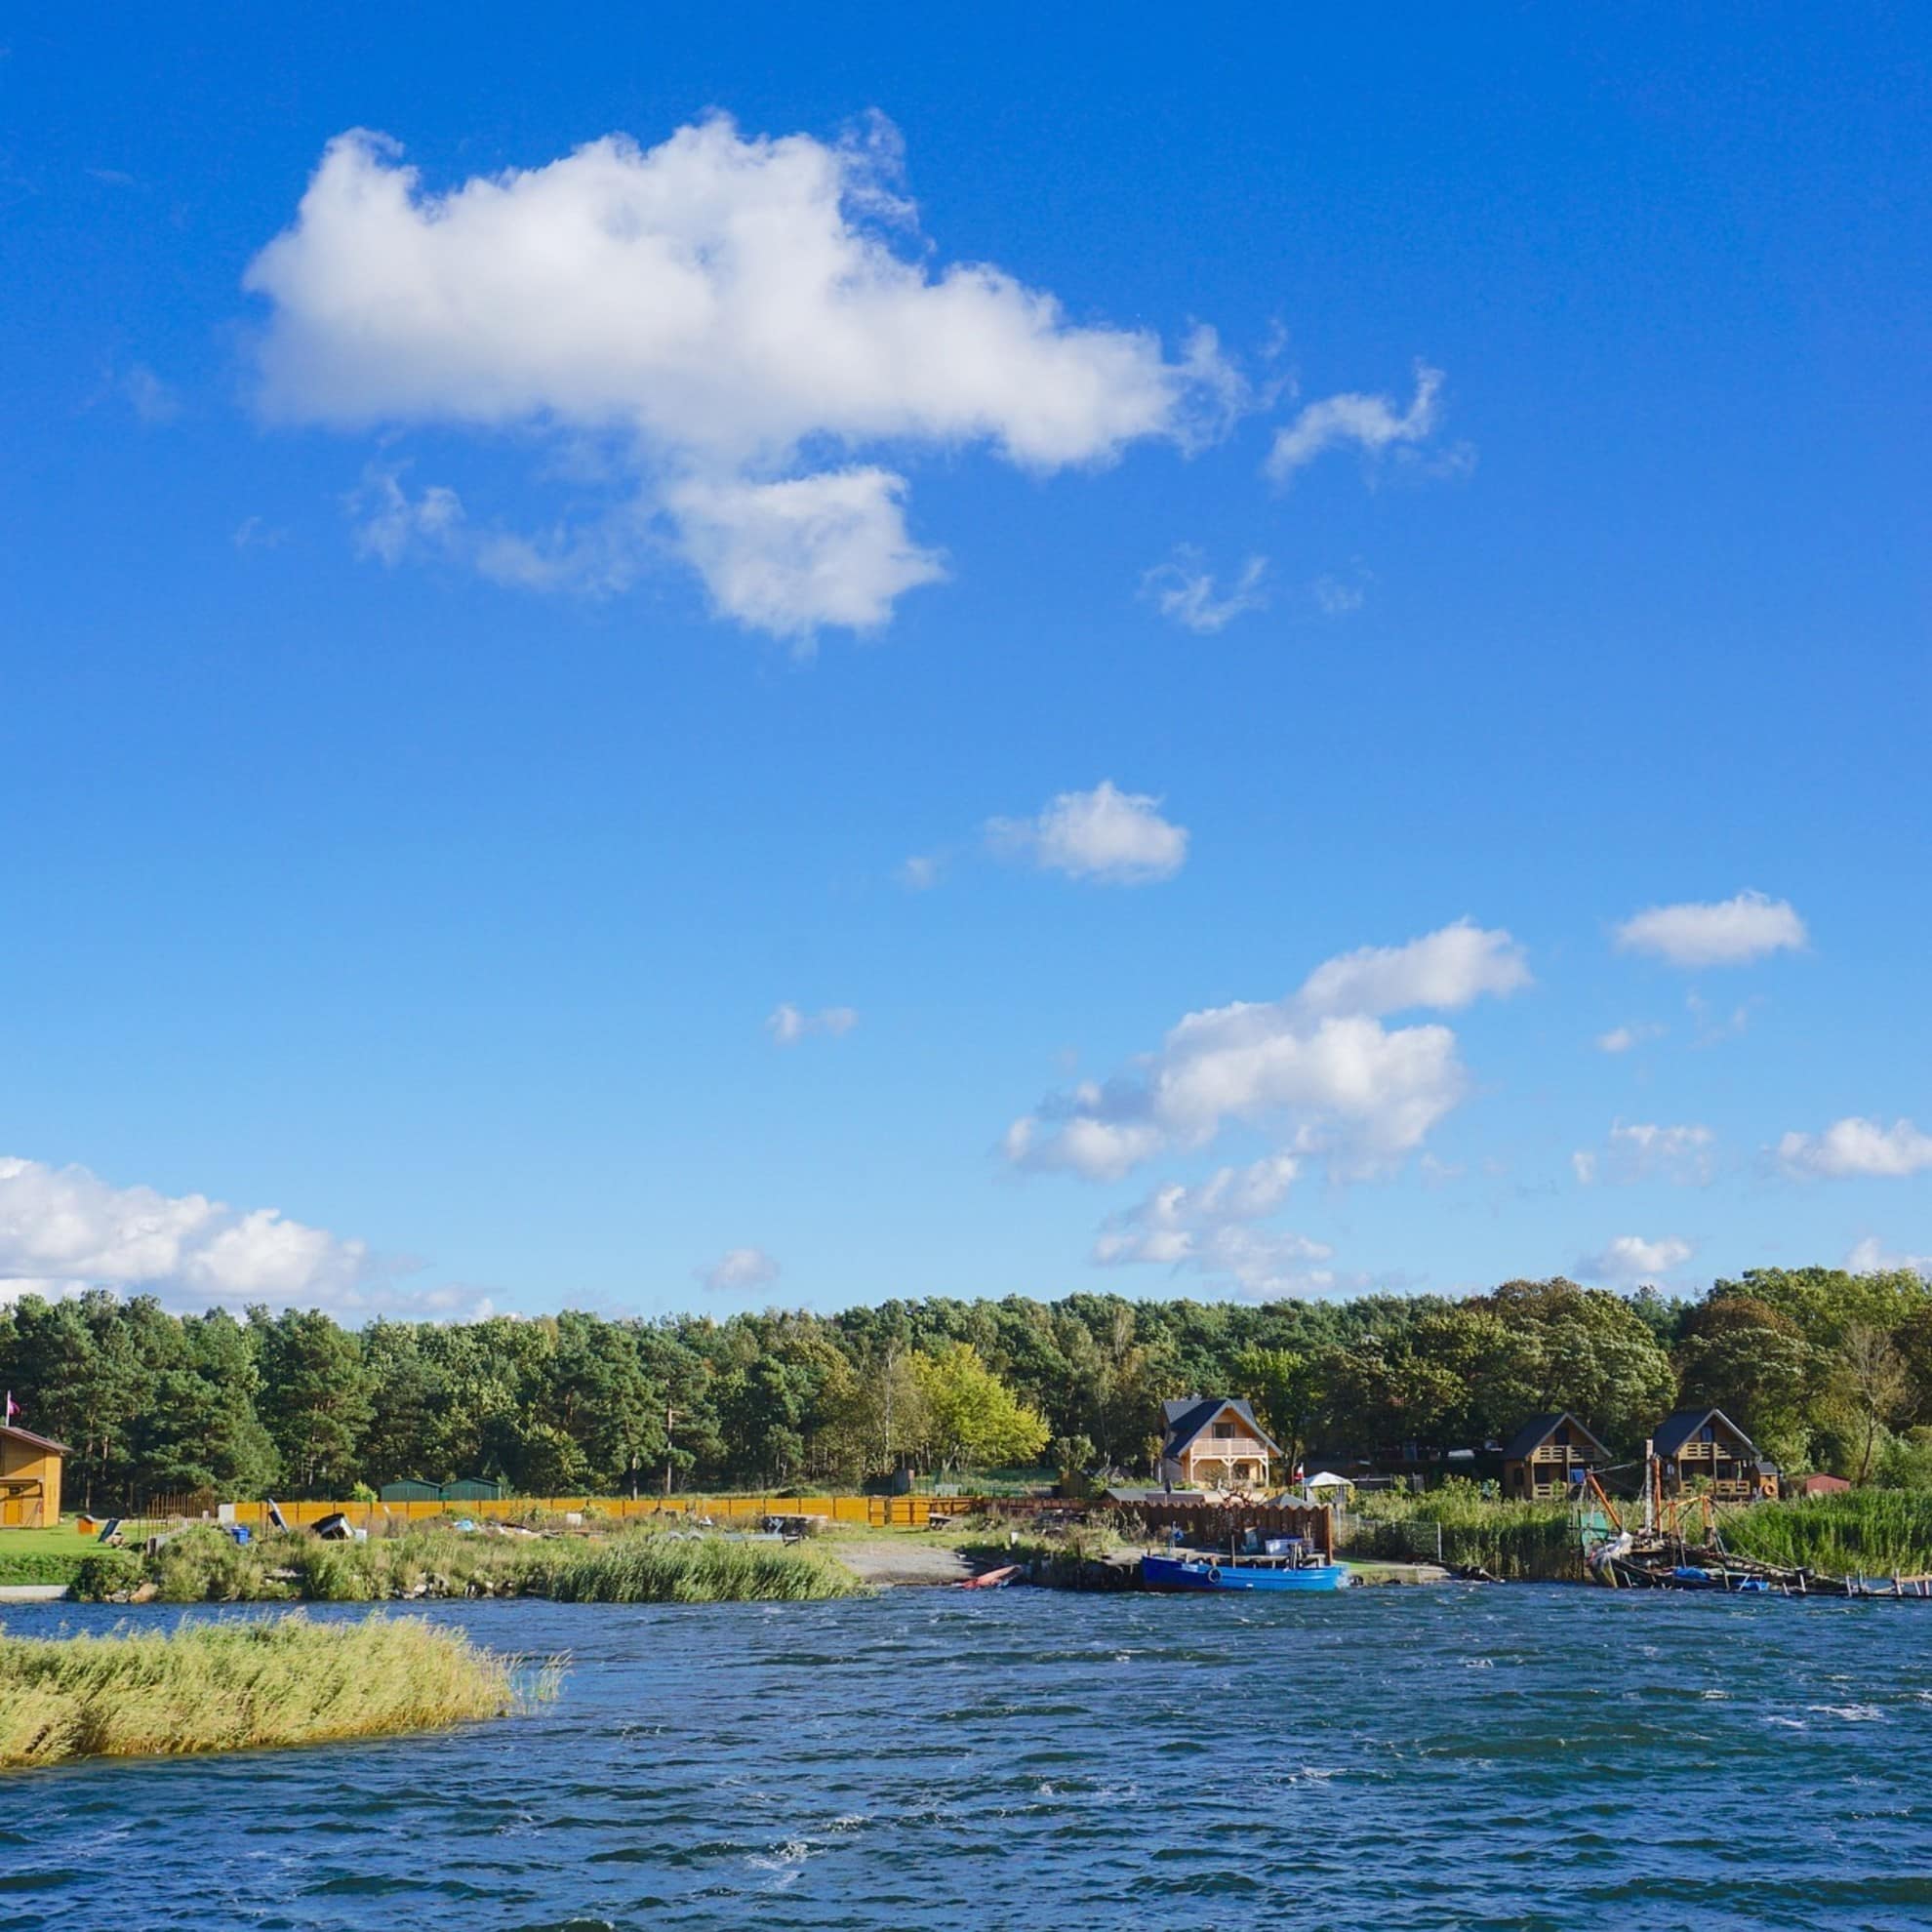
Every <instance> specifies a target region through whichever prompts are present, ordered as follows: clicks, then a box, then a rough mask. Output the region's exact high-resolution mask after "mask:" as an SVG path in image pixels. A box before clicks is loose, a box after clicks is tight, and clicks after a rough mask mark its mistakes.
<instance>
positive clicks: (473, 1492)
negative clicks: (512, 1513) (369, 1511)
mask: <svg viewBox="0 0 1932 1932" xmlns="http://www.w3.org/2000/svg"><path fill="white" fill-rule="evenodd" d="M377 1495H378V1498H379V1500H380V1501H382V1502H383V1503H495V1502H497V1501H498V1500H499V1499H500V1498H501V1497H502V1495H503V1484H502V1483H501V1482H499V1481H498V1480H497V1478H496V1477H495V1476H458V1477H457V1478H456V1479H455V1480H454V1481H452V1482H441V1483H438V1482H424V1481H423V1478H422V1477H421V1476H404V1477H403V1478H402V1479H401V1480H400V1481H399V1482H385V1483H384V1484H383V1485H382V1488H381V1489H380V1490H379V1491H378V1492H377Z"/></svg>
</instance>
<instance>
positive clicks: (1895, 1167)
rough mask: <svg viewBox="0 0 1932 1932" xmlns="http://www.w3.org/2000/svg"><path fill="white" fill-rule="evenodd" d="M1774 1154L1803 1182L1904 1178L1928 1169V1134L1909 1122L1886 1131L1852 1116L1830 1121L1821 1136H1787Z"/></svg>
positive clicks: (1931, 1147)
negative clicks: (1853, 1178) (1857, 1177)
mask: <svg viewBox="0 0 1932 1932" xmlns="http://www.w3.org/2000/svg"><path fill="white" fill-rule="evenodd" d="M1777 1152H1778V1159H1779V1161H1780V1163H1781V1164H1782V1165H1783V1166H1784V1168H1785V1170H1786V1171H1787V1172H1788V1173H1791V1174H1795V1175H1799V1176H1803V1177H1806V1178H1822V1179H1826V1180H1843V1179H1846V1178H1847V1177H1850V1176H1869V1177H1873V1178H1881V1179H1888V1180H1889V1179H1902V1178H1903V1177H1905V1176H1907V1175H1912V1174H1920V1173H1923V1172H1924V1171H1925V1170H1926V1169H1928V1168H1932V1134H1925V1133H1921V1132H1920V1131H1919V1130H1918V1128H1916V1127H1915V1126H1913V1125H1912V1122H1911V1121H1910V1120H1895V1121H1893V1122H1892V1124H1891V1125H1890V1126H1889V1127H1887V1126H1885V1125H1883V1124H1882V1123H1881V1122H1879V1121H1876V1120H1867V1119H1865V1118H1863V1117H1862V1116H1860V1115H1857V1114H1853V1115H1851V1116H1850V1117H1848V1118H1846V1119H1844V1120H1834V1121H1833V1122H1832V1123H1831V1126H1829V1127H1828V1128H1826V1130H1825V1131H1824V1133H1822V1134H1796V1133H1793V1134H1787V1135H1786V1136H1785V1137H1784V1139H1783V1140H1781V1141H1780V1142H1779V1143H1778V1148H1777Z"/></svg>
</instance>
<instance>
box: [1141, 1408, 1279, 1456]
mask: <svg viewBox="0 0 1932 1932" xmlns="http://www.w3.org/2000/svg"><path fill="white" fill-rule="evenodd" d="M1223 1409H1232V1410H1233V1411H1234V1413H1235V1414H1236V1415H1237V1416H1239V1417H1240V1418H1241V1420H1242V1421H1243V1422H1244V1423H1246V1424H1247V1426H1248V1428H1249V1429H1252V1430H1253V1431H1254V1434H1255V1436H1256V1438H1257V1440H1259V1441H1262V1442H1265V1443H1267V1444H1268V1447H1269V1448H1270V1449H1271V1450H1273V1452H1274V1453H1275V1454H1276V1455H1277V1456H1278V1455H1280V1454H1281V1445H1280V1443H1278V1442H1277V1441H1275V1439H1274V1437H1273V1436H1271V1435H1270V1434H1268V1430H1267V1429H1264V1428H1263V1427H1262V1426H1261V1424H1260V1423H1258V1422H1257V1421H1256V1420H1255V1412H1254V1410H1253V1409H1251V1408H1249V1406H1248V1405H1247V1403H1246V1402H1245V1401H1244V1400H1243V1399H1242V1398H1241V1397H1240V1396H1239V1395H1184V1396H1182V1397H1181V1399H1180V1400H1179V1401H1177V1402H1163V1403H1162V1404H1161V1405H1160V1413H1161V1417H1162V1420H1163V1421H1165V1423H1166V1424H1167V1440H1166V1441H1165V1442H1163V1443H1162V1444H1161V1451H1160V1453H1161V1454H1162V1455H1163V1456H1178V1455H1180V1453H1181V1452H1182V1450H1184V1449H1185V1448H1187V1445H1188V1443H1190V1442H1191V1441H1193V1439H1194V1437H1195V1436H1197V1435H1198V1434H1200V1432H1201V1430H1202V1429H1205V1428H1206V1427H1207V1426H1208V1424H1209V1423H1211V1422H1212V1421H1213V1420H1214V1419H1215V1417H1216V1416H1218V1415H1220V1413H1221V1412H1222V1410H1223Z"/></svg>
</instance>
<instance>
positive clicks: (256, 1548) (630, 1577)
mask: <svg viewBox="0 0 1932 1932" xmlns="http://www.w3.org/2000/svg"><path fill="white" fill-rule="evenodd" d="M862 1589H863V1586H862V1585H861V1584H860V1583H859V1581H858V1579H857V1578H856V1577H854V1576H853V1575H852V1573H851V1572H850V1571H849V1570H847V1569H846V1568H845V1567H844V1566H843V1565H842V1564H840V1563H837V1562H835V1561H833V1560H832V1559H831V1558H830V1557H828V1556H826V1555H825V1554H823V1553H821V1552H820V1551H818V1550H808V1549H803V1548H800V1547H798V1546H796V1545H785V1544H777V1543H753V1542H747V1541H744V1540H740V1539H734V1538H729V1537H718V1536H702V1537H701V1536H685V1535H681V1534H678V1533H676V1532H673V1531H659V1530H626V1531H623V1532H620V1533H619V1534H617V1535H614V1536H609V1537H587V1536H557V1537H544V1538H541V1539H537V1538H523V1537H511V1536H491V1535H487V1534H482V1533H477V1534H463V1533H461V1532H458V1531H456V1530H452V1529H435V1528H423V1529H414V1530H411V1531H409V1532H407V1533H406V1534H404V1535H401V1536H392V1537H372V1538H371V1539H370V1540H369V1541H368V1542H366V1543H323V1542H320V1541H318V1540H317V1539H316V1538H314V1537H310V1536H275V1537H267V1538H263V1539H262V1540H261V1541H260V1542H256V1543H251V1544H248V1545H246V1546H239V1545H237V1544H235V1543H234V1542H233V1541H232V1540H231V1539H229V1538H228V1537H226V1536H223V1535H222V1534H221V1532H220V1531H218V1530H212V1529H193V1530H187V1531H184V1532H183V1533H182V1534H181V1535H179V1536H176V1537H173V1538H171V1539H170V1540H169V1541H168V1542H167V1543H165V1544H164V1545H163V1546H162V1547H161V1549H160V1550H158V1551H156V1552H155V1553H154V1554H153V1555H152V1556H141V1555H138V1554H137V1553H135V1552H133V1551H129V1550H101V1552H99V1555H98V1557H95V1558H92V1559H90V1561H89V1562H88V1563H87V1564H86V1565H84V1566H83V1569H82V1571H81V1574H80V1575H79V1576H78V1577H77V1578H76V1579H75V1583H74V1590H75V1594H76V1595H79V1596H84V1597H90V1598H94V1599H97V1600H100V1599H108V1600H115V1599H120V1598H123V1597H126V1596H129V1595H133V1594H137V1593H139V1594H141V1595H142V1596H151V1597H153V1598H156V1599H158V1600H159V1601H161V1602H164V1603H261V1602H277V1601H305V1602H311V1603H378V1602H387V1601H392V1600H396V1599H405V1600H409V1599H416V1598H422V1597H448V1596H463V1597H467V1596H547V1597H554V1598H556V1599H557V1600H559V1601H562V1602H572V1603H743V1602H751V1603H797V1602H810V1601H817V1600H822V1599H825V1598H829V1597H838V1596H851V1595H854V1594H857V1593H858V1592H859V1591H860V1590H862Z"/></svg>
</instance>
